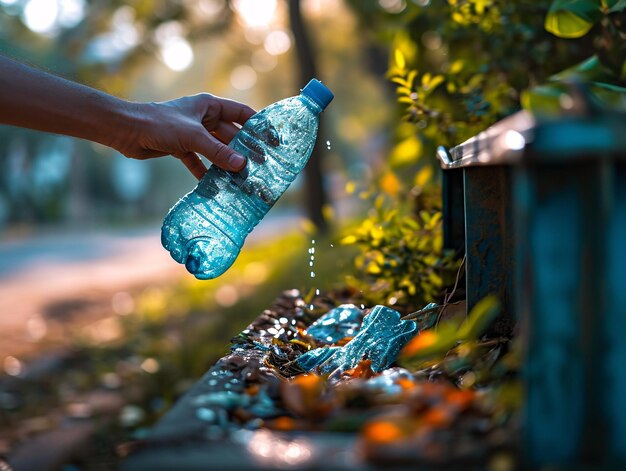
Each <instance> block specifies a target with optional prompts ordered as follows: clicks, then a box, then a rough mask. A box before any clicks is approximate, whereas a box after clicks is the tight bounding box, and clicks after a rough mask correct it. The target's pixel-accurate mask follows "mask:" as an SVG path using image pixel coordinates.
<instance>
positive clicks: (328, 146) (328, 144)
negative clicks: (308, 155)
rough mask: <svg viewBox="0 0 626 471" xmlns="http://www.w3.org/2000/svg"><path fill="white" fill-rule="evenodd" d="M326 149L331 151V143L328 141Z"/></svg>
mask: <svg viewBox="0 0 626 471" xmlns="http://www.w3.org/2000/svg"><path fill="white" fill-rule="evenodd" d="M326 148H327V149H328V150H330V141H326Z"/></svg>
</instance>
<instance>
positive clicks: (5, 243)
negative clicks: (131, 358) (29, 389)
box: [0, 213, 298, 368]
mask: <svg viewBox="0 0 626 471" xmlns="http://www.w3.org/2000/svg"><path fill="white" fill-rule="evenodd" d="M297 220H298V215H296V214H290V213H283V214H281V213H278V214H274V215H271V216H270V217H269V218H266V219H265V220H263V221H262V222H261V224H260V225H259V226H258V227H257V228H256V229H255V231H254V232H253V233H252V234H251V236H250V240H249V243H255V242H258V241H259V240H263V239H267V238H270V237H274V236H276V235H278V234H280V233H281V232H284V231H285V230H288V229H289V228H293V227H294V226H297ZM182 276H189V275H188V274H187V272H186V270H185V268H184V267H183V266H182V265H179V264H177V263H175V262H174V261H173V260H172V259H171V257H170V255H169V254H168V253H167V252H166V251H165V250H164V249H163V248H162V247H161V242H160V231H159V228H158V226H155V227H148V228H144V229H141V230H134V231H129V230H125V231H84V232H79V231H74V232H69V233H68V232H64V233H48V234H46V233H37V234H34V233H31V234H28V235H22V236H16V235H13V236H12V237H5V238H4V239H0V334H1V335H0V368H1V367H2V361H3V359H4V358H5V357H6V356H7V355H11V356H15V357H18V358H19V357H24V356H30V355H31V354H33V353H34V352H36V351H38V350H41V349H42V348H44V349H45V348H49V347H52V346H58V344H59V343H61V344H62V343H63V337H64V335H65V333H64V331H63V327H64V326H67V325H70V324H71V325H72V326H77V325H81V324H82V325H84V324H86V323H90V322H94V321H95V320H97V319H101V318H103V317H106V316H111V315H113V314H114V309H113V306H112V301H113V299H114V296H115V295H116V294H117V293H126V292H132V291H134V290H138V289H141V288H144V287H146V286H148V285H155V284H156V285H158V284H161V283H170V282H172V281H173V280H176V279H177V278H180V277H182ZM118 297H119V296H118ZM53 330H55V331H54V332H53ZM43 334H46V335H45V337H46V342H50V340H51V339H52V340H53V344H54V343H55V342H56V345H49V344H48V345H43V344H42V343H40V342H39V340H40V339H41V338H43V336H44V335H43ZM55 339H56V340H55Z"/></svg>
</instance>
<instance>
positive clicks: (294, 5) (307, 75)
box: [288, 0, 328, 232]
mask: <svg viewBox="0 0 626 471" xmlns="http://www.w3.org/2000/svg"><path fill="white" fill-rule="evenodd" d="M288 2H289V21H290V24H291V31H292V33H293V37H294V39H295V45H296V53H297V56H298V65H299V67H300V77H299V79H300V84H301V86H302V87H304V85H306V84H307V83H308V81H309V80H311V79H312V78H319V77H317V68H316V64H315V57H314V55H313V49H312V45H311V41H310V39H309V35H308V32H307V29H306V26H305V24H304V21H303V19H302V12H301V10H300V0H288ZM322 123H323V120H320V129H319V134H320V135H321V134H322ZM304 177H305V181H306V202H305V203H306V210H307V215H308V217H309V219H310V220H311V222H313V224H315V226H316V227H317V228H318V230H319V231H321V232H326V231H327V229H328V223H327V221H326V220H325V219H324V215H323V212H322V209H323V207H324V205H325V204H326V203H327V201H328V200H327V196H326V192H325V191H324V182H323V175H322V152H321V148H320V144H319V140H318V142H317V143H316V144H315V147H314V148H313V153H312V154H311V158H310V159H309V162H308V164H307V165H306V167H305V170H304Z"/></svg>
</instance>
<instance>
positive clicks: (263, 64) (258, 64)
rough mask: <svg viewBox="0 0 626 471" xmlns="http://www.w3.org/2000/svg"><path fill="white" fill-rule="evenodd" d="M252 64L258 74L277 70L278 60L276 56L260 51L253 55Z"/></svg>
mask: <svg viewBox="0 0 626 471" xmlns="http://www.w3.org/2000/svg"><path fill="white" fill-rule="evenodd" d="M250 63H251V64H252V67H254V70H256V71H258V72H270V71H272V70H274V69H275V68H276V65H277V64H278V60H277V59H276V56H273V55H271V54H268V52H267V51H266V50H265V49H258V50H256V51H254V52H253V53H252V57H251V58H250Z"/></svg>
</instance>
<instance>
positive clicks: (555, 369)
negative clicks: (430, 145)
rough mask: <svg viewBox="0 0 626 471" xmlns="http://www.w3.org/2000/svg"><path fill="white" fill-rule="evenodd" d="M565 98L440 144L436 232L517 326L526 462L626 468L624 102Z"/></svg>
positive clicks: (471, 294) (479, 289)
mask: <svg viewBox="0 0 626 471" xmlns="http://www.w3.org/2000/svg"><path fill="white" fill-rule="evenodd" d="M581 96H582V95H581ZM570 101H571V100H570ZM574 103H575V106H574V107H573V108H572V109H570V110H568V111H567V112H564V113H563V114H562V116H560V117H558V118H553V119H537V118H534V117H532V116H530V115H529V114H527V113H526V112H520V113H518V114H515V115H513V116H511V117H509V118H507V119H505V120H503V121H500V122H499V123H497V124H496V125H494V126H493V127H491V128H489V129H487V130H486V131H485V132H483V133H480V134H478V135H477V136H475V137H474V138H472V139H470V140H468V141H466V142H465V143H463V144H461V145H459V146H457V147H455V148H453V149H451V150H450V151H449V152H448V151H446V150H445V149H443V148H440V149H439V152H438V156H439V159H440V163H441V167H442V169H443V190H444V231H445V237H444V239H445V245H446V246H447V247H448V248H453V249H456V250H459V251H460V252H461V253H462V252H465V255H466V257H467V260H466V274H465V275H466V288H467V296H468V309H471V307H472V306H473V305H474V304H475V303H476V302H477V301H478V300H480V299H481V298H482V297H484V296H486V295H487V294H492V293H494V294H497V295H498V296H499V297H500V299H501V300H502V303H503V306H504V316H503V318H502V319H500V322H501V323H504V324H502V325H503V326H504V327H503V329H504V330H506V328H507V325H508V324H507V323H509V322H511V321H512V320H516V321H517V323H518V326H519V329H520V333H521V335H523V338H524V339H525V367H524V380H525V385H526V405H525V411H524V432H523V437H524V438H523V446H522V450H523V458H524V459H525V460H526V463H525V464H526V467H527V468H530V469H547V468H545V467H546V466H554V468H552V467H551V468H550V469H594V470H596V469H607V470H609V469H610V470H617V469H626V375H625V374H624V372H622V371H621V368H623V367H626V338H625V336H626V335H625V334H626V114H623V113H617V112H609V111H602V110H599V109H598V108H595V107H593V105H591V104H590V103H589V102H588V101H587V100H584V99H583V100H581V99H580V97H578V98H576V99H575V100H574ZM502 325H501V327H502Z"/></svg>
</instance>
